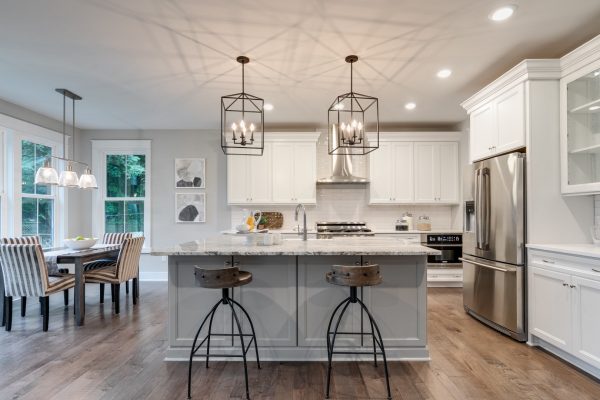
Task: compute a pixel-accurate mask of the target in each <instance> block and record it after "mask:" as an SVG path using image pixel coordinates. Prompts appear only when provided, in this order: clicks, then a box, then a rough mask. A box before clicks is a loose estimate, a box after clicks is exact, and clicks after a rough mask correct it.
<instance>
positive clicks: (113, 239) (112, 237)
mask: <svg viewBox="0 0 600 400" xmlns="http://www.w3.org/2000/svg"><path fill="white" fill-rule="evenodd" d="M131 237H132V235H131V232H118V233H105V234H104V236H103V237H102V243H101V244H118V245H122V244H123V242H124V241H125V239H131ZM116 261H117V260H115V259H111V258H103V259H101V260H96V261H92V262H89V263H86V264H84V266H83V270H84V271H92V270H94V269H99V268H104V267H110V266H112V265H115V262H116ZM133 284H134V285H137V276H136V278H135V279H134V282H133ZM111 293H112V292H111ZM125 293H129V281H127V282H125ZM113 301H114V294H113ZM100 303H104V283H101V284H100Z"/></svg>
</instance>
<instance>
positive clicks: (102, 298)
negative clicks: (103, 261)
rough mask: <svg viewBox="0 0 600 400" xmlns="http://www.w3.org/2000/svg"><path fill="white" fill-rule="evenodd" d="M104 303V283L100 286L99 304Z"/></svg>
mask: <svg viewBox="0 0 600 400" xmlns="http://www.w3.org/2000/svg"><path fill="white" fill-rule="evenodd" d="M103 303H104V283H101V284H100V304H103Z"/></svg>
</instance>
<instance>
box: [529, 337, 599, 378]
mask: <svg viewBox="0 0 600 400" xmlns="http://www.w3.org/2000/svg"><path fill="white" fill-rule="evenodd" d="M531 338H532V339H531V346H534V347H540V348H541V349H543V350H545V351H547V352H548V353H551V354H553V355H554V356H556V357H558V358H560V359H562V360H563V361H564V362H566V363H568V364H571V366H573V367H575V368H576V369H578V370H580V371H581V372H584V373H586V374H587V375H590V376H591V377H593V378H594V379H595V380H597V381H600V368H596V367H594V366H592V365H590V364H588V363H587V362H585V361H583V360H581V359H579V358H577V357H575V356H574V355H572V354H570V353H567V352H566V351H564V350H562V349H559V348H558V347H556V346H554V345H553V344H551V343H548V342H546V341H545V340H544V339H540V338H539V337H537V336H535V335H532V336H531ZM528 344H529V343H528Z"/></svg>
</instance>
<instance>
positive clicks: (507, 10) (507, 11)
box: [488, 4, 517, 22]
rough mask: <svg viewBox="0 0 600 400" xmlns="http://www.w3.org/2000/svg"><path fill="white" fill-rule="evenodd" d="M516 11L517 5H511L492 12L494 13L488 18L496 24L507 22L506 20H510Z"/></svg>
mask: <svg viewBox="0 0 600 400" xmlns="http://www.w3.org/2000/svg"><path fill="white" fill-rule="evenodd" d="M516 9H517V6H516V5H514V4H509V5H507V6H503V7H500V8H498V9H496V10H494V11H492V13H491V14H490V15H489V16H488V18H489V19H491V20H492V21H496V22H500V21H505V20H507V19H509V18H510V17H512V15H513V14H514V12H515V10H516Z"/></svg>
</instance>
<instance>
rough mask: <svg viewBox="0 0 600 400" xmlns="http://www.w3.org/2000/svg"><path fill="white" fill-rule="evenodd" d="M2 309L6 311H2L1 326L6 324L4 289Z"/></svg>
mask: <svg viewBox="0 0 600 400" xmlns="http://www.w3.org/2000/svg"><path fill="white" fill-rule="evenodd" d="M2 311H4V312H3V313H2V325H0V326H6V296H5V295H4V291H2Z"/></svg>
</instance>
